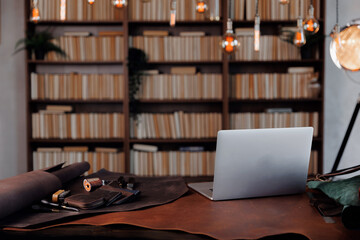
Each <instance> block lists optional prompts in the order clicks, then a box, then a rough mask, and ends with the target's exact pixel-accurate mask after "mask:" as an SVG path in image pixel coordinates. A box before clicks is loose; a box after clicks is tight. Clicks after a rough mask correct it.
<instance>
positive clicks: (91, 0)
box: [87, 0, 95, 5]
mask: <svg viewBox="0 0 360 240" xmlns="http://www.w3.org/2000/svg"><path fill="white" fill-rule="evenodd" d="M87 2H88V4H90V5H93V4H94V3H95V0H88V1H87Z"/></svg>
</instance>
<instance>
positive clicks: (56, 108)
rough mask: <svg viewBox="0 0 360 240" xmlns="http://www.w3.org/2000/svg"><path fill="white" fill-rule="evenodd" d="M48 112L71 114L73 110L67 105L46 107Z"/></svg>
mask: <svg viewBox="0 0 360 240" xmlns="http://www.w3.org/2000/svg"><path fill="white" fill-rule="evenodd" d="M46 110H47V111H63V112H71V111H72V110H73V107H72V106H66V105H46Z"/></svg>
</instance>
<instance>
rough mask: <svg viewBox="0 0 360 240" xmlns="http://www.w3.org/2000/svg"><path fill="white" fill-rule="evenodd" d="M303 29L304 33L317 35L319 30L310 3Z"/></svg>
mask: <svg viewBox="0 0 360 240" xmlns="http://www.w3.org/2000/svg"><path fill="white" fill-rule="evenodd" d="M304 29H305V31H306V32H308V33H311V34H315V33H317V32H318V31H319V29H320V25H319V22H318V21H317V20H316V18H315V17H314V7H313V5H312V1H311V4H310V7H309V15H308V16H307V18H306V20H305V22H304Z"/></svg>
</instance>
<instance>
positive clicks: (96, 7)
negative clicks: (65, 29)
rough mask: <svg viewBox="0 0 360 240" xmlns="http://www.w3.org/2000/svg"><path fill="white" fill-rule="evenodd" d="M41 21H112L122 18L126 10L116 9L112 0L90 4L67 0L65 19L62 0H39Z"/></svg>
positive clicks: (83, 1) (97, 0)
mask: <svg viewBox="0 0 360 240" xmlns="http://www.w3.org/2000/svg"><path fill="white" fill-rule="evenodd" d="M38 3H39V5H38V6H39V12H40V18H41V21H60V20H65V21H110V20H114V21H115V20H117V21H118V20H122V19H123V16H124V11H122V10H119V9H116V8H114V7H113V5H112V4H111V2H110V0H96V1H95V4H93V5H89V4H88V3H87V1H86V0H68V1H65V4H66V8H65V19H61V17H60V6H61V0H51V1H49V0H38Z"/></svg>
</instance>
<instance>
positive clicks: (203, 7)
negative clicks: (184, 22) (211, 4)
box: [196, 0, 208, 13]
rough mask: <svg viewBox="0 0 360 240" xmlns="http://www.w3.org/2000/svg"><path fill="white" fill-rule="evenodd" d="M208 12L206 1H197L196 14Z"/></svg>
mask: <svg viewBox="0 0 360 240" xmlns="http://www.w3.org/2000/svg"><path fill="white" fill-rule="evenodd" d="M207 10H208V5H207V2H206V0H197V2H196V12H198V13H205V12H206V11H207Z"/></svg>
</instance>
